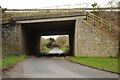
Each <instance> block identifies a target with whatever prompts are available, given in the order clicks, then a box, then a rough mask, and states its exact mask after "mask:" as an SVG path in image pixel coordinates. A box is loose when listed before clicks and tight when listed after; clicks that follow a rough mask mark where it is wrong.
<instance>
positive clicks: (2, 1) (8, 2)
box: [0, 0, 109, 9]
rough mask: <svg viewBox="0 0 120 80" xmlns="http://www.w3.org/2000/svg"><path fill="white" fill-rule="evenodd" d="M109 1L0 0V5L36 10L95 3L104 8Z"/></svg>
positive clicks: (9, 7) (89, 5)
mask: <svg viewBox="0 0 120 80" xmlns="http://www.w3.org/2000/svg"><path fill="white" fill-rule="evenodd" d="M108 1H109V0H0V5H1V6H2V7H3V8H8V9H30V8H32V9H36V8H44V7H50V6H59V5H68V4H82V3H87V4H88V7H91V4H92V3H94V2H96V3H98V5H101V6H106V5H107V3H108Z"/></svg>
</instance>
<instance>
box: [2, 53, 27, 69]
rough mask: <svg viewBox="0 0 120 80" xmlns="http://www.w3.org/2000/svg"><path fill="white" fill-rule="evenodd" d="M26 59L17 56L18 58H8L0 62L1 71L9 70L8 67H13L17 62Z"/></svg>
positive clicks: (23, 56) (24, 56) (22, 56)
mask: <svg viewBox="0 0 120 80" xmlns="http://www.w3.org/2000/svg"><path fill="white" fill-rule="evenodd" d="M25 58H26V55H19V56H9V57H6V58H5V59H3V60H2V61H0V67H2V70H4V69H9V68H10V67H12V66H14V65H15V64H17V63H18V62H20V61H22V60H24V59H25Z"/></svg>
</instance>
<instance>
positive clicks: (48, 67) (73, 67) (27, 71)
mask: <svg viewBox="0 0 120 80" xmlns="http://www.w3.org/2000/svg"><path fill="white" fill-rule="evenodd" d="M22 68H23V76H22V77H24V78H117V77H118V75H117V74H113V73H109V72H104V71H100V70H96V69H92V68H89V67H85V66H82V65H79V64H76V63H73V62H69V61H67V60H65V59H63V58H56V57H49V58H48V57H41V58H31V59H28V60H27V61H26V62H25V63H24V65H23V67H22Z"/></svg>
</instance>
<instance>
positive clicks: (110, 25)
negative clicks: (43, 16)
mask: <svg viewBox="0 0 120 80" xmlns="http://www.w3.org/2000/svg"><path fill="white" fill-rule="evenodd" d="M109 29H110V32H111V31H112V24H111V23H110V24H109Z"/></svg>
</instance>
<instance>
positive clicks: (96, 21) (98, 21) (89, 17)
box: [86, 13, 118, 34]
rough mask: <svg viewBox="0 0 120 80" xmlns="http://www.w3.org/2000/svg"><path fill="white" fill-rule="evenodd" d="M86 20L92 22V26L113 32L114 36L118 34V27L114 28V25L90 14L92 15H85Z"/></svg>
mask: <svg viewBox="0 0 120 80" xmlns="http://www.w3.org/2000/svg"><path fill="white" fill-rule="evenodd" d="M86 17H87V20H88V21H90V22H92V23H93V25H94V26H97V25H98V26H100V27H101V28H105V29H107V30H109V32H113V33H115V34H118V33H117V32H118V27H117V26H115V25H114V24H112V23H110V22H108V21H106V20H104V19H102V18H100V17H98V16H96V15H94V14H92V13H87V15H86Z"/></svg>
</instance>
